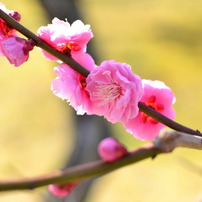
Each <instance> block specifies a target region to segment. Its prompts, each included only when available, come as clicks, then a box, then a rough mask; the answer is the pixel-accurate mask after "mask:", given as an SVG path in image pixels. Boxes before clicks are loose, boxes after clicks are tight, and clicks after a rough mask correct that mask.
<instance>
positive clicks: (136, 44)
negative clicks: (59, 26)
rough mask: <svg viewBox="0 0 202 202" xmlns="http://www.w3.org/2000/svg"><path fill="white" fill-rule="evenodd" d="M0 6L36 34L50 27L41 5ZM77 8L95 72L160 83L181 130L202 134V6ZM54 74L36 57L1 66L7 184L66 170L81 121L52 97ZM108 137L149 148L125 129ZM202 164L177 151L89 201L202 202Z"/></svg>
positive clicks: (30, 198)
mask: <svg viewBox="0 0 202 202" xmlns="http://www.w3.org/2000/svg"><path fill="white" fill-rule="evenodd" d="M1 2H2V3H4V4H5V5H6V7H7V8H8V9H10V10H18V11H19V12H20V13H21V15H22V21H21V23H22V24H23V25H25V26H26V27H28V28H29V29H30V30H32V31H33V32H35V33H36V31H37V29H38V27H39V26H42V25H46V24H47V23H48V22H49V20H48V18H47V16H46V14H45V12H44V10H43V8H42V6H41V4H40V3H39V2H38V1H36V0H29V1H26V0H17V1H16V0H15V1H14V0H9V1H7V0H1ZM58 2H59V1H58ZM78 4H79V6H80V11H81V14H82V16H83V17H84V21H85V23H88V24H91V27H92V30H93V33H94V35H95V37H94V39H93V42H94V44H95V48H96V52H97V56H98V61H99V63H100V62H101V61H103V60H109V59H115V60H116V61H119V62H126V63H128V64H130V65H131V66H132V68H133V71H134V73H136V74H139V75H140V76H141V77H142V78H145V79H152V80H161V81H164V82H165V83H166V84H167V85H168V86H169V87H171V88H172V89H173V91H174V93H175V96H176V104H175V110H176V113H177V117H176V121H178V122H180V123H182V124H184V125H187V126H189V127H192V128H194V129H198V130H202V127H201V113H202V107H201V102H202V90H201V89H202V85H201V75H202V69H201V66H202V57H201V55H202V1H200V0H195V1H189V0H183V1H182V0H164V1H160V0H153V1H149V0H110V1H108V0H96V1H93V0H80V1H78ZM54 65H56V64H55V63H52V62H49V61H46V60H45V59H44V58H43V57H42V56H41V53H40V51H39V50H38V49H37V48H35V50H34V51H32V52H31V55H30V60H29V61H28V62H27V63H25V64H24V65H22V66H21V67H18V68H14V67H12V66H11V65H10V64H9V63H8V62H7V61H6V59H4V58H0V153H1V155H0V178H1V179H10V178H18V177H22V176H23V177H28V176H34V175H39V174H43V173H46V172H50V171H52V170H56V169H60V168H61V167H62V166H63V163H64V162H65V161H66V159H67V158H68V157H69V155H70V152H71V151H72V148H73V143H74V135H73V134H74V132H75V131H74V127H72V126H74V124H75V123H74V119H73V118H72V117H73V113H75V112H74V111H73V110H72V109H71V107H70V106H69V105H68V104H66V103H65V102H64V101H62V100H60V99H59V98H57V97H56V96H54V95H53V94H52V92H51V90H50V83H51V80H52V79H53V78H54V77H55V76H54V73H53V71H52V70H53V67H54ZM111 129H112V131H113V134H114V136H115V137H117V138H118V139H120V140H121V141H122V142H123V143H124V144H126V145H127V147H128V148H129V149H133V148H136V147H138V146H140V145H142V144H144V143H145V142H142V141H138V140H136V139H134V138H133V137H132V136H131V135H130V134H127V133H126V132H125V131H124V129H123V128H122V126H121V125H120V124H114V125H111ZM83 135H85V131H83ZM95 135H96V134H95ZM94 152H96V151H94ZM201 156H202V153H201V152H200V151H194V150H188V149H177V150H176V151H174V152H173V153H172V154H168V155H161V156H158V157H157V158H156V159H154V160H151V159H149V160H146V161H143V162H140V163H138V164H135V165H130V166H127V167H124V168H121V169H119V170H117V171H115V172H113V173H110V174H107V175H105V176H102V177H101V178H98V179H97V180H96V181H94V183H93V186H92V188H91V189H90V191H89V194H88V196H87V200H86V201H87V202H105V201H111V202H153V201H155V202H170V201H183V202H190V201H197V202H199V201H202V176H201V173H202V161H201ZM46 195H47V193H46V191H45V188H40V189H36V190H33V191H14V192H2V193H0V201H1V202H13V201H20V202H21V201H25V202H44V201H45V199H44V196H46Z"/></svg>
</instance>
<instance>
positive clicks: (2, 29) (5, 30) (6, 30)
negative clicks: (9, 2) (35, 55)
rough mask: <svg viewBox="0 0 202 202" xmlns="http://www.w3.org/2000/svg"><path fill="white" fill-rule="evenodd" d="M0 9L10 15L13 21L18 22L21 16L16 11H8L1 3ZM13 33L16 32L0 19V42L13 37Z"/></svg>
mask: <svg viewBox="0 0 202 202" xmlns="http://www.w3.org/2000/svg"><path fill="white" fill-rule="evenodd" d="M0 9H1V10H2V11H4V12H5V13H6V14H8V15H10V16H11V17H12V18H14V19H15V20H17V21H20V18H21V16H20V14H19V13H18V12H17V11H10V10H8V9H7V8H6V7H5V6H4V4H2V3H0ZM15 33H16V30H15V29H13V28H12V27H11V26H10V25H9V24H8V23H7V22H5V21H4V20H3V19H1V18H0V41H2V40H3V39H5V38H7V37H10V36H14V35H15Z"/></svg>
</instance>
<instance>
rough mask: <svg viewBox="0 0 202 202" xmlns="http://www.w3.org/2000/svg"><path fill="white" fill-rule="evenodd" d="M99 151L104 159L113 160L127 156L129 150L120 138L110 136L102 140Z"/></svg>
mask: <svg viewBox="0 0 202 202" xmlns="http://www.w3.org/2000/svg"><path fill="white" fill-rule="evenodd" d="M98 153H99V155H100V157H101V158H102V159H103V160H104V161H106V162H113V161H116V160H117V159H119V158H121V157H123V156H125V155H126V154H127V153H128V151H127V149H126V148H125V146H124V145H122V144H121V143H120V142H118V140H116V139H114V138H112V137H109V138H106V139H104V140H102V141H101V142H100V144H99V145H98Z"/></svg>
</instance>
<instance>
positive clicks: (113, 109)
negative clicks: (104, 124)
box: [86, 60, 143, 123]
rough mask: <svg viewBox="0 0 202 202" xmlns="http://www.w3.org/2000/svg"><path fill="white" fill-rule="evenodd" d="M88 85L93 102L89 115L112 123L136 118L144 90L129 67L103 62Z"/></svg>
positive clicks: (122, 64)
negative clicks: (94, 115) (97, 116)
mask: <svg viewBox="0 0 202 202" xmlns="http://www.w3.org/2000/svg"><path fill="white" fill-rule="evenodd" d="M86 81H87V86H86V90H87V91H88V92H89V95H90V100H91V105H89V108H88V109H87V110H86V111H87V114H96V115H100V116H104V117H105V118H106V119H107V120H108V121H110V122H112V123H116V122H118V121H119V122H122V123H125V122H127V121H128V120H129V119H132V118H134V117H136V116H137V114H138V102H139V101H140V99H141V98H142V95H143V87H142V82H141V79H140V77H139V76H137V75H135V74H133V73H132V71H131V67H130V66H129V65H128V64H125V63H119V62H115V61H114V60H109V61H104V62H103V63H102V64H101V65H100V66H99V67H97V68H95V69H93V70H92V71H91V72H90V75H89V76H88V77H87V79H86Z"/></svg>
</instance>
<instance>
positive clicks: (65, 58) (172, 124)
mask: <svg viewBox="0 0 202 202" xmlns="http://www.w3.org/2000/svg"><path fill="white" fill-rule="evenodd" d="M0 18H2V19H3V20H5V21H6V22H7V23H8V24H9V25H10V26H12V27H13V28H14V29H16V30H17V31H19V32H20V33H21V34H23V35H24V36H26V37H27V38H29V39H32V40H33V41H34V42H35V43H36V46H38V47H40V48H42V49H44V50H45V51H47V52H49V53H50V54H52V55H53V56H55V57H57V58H58V59H60V60H61V61H63V62H64V63H65V64H68V65H69V66H70V67H72V68H73V69H74V70H76V71H77V72H79V73H80V74H82V75H83V76H85V77H87V76H88V75H89V73H90V72H89V71H88V70H87V69H85V68H84V67H83V66H81V65H80V64H79V63H77V62H76V61H75V60H74V59H73V58H72V57H71V56H69V55H66V54H63V53H61V52H59V51H57V50H55V49H54V48H53V47H52V46H50V45H49V44H47V43H46V42H45V41H43V40H42V39H40V38H39V37H38V36H37V35H35V34H34V33H33V32H31V31H30V30H28V29H27V28H26V27H24V26H23V25H21V24H20V23H19V22H17V21H16V20H15V19H13V18H12V17H10V16H9V15H7V14H6V13H5V12H4V11H2V10H1V9H0ZM138 107H139V109H140V111H142V112H144V113H145V114H147V115H149V116H151V117H152V118H154V119H155V120H157V121H159V122H161V123H163V124H164V125H166V126H168V127H170V128H172V129H174V130H177V131H180V132H184V133H187V134H190V135H197V136H202V134H201V133H200V132H199V131H198V130H193V129H191V128H188V127H186V126H183V125H181V124H179V123H176V122H175V121H173V120H171V119H169V118H168V117H166V116H164V115H162V114H161V113H159V112H157V111H155V110H153V109H151V108H150V107H148V106H146V105H145V104H144V103H141V102H139V103H138Z"/></svg>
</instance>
